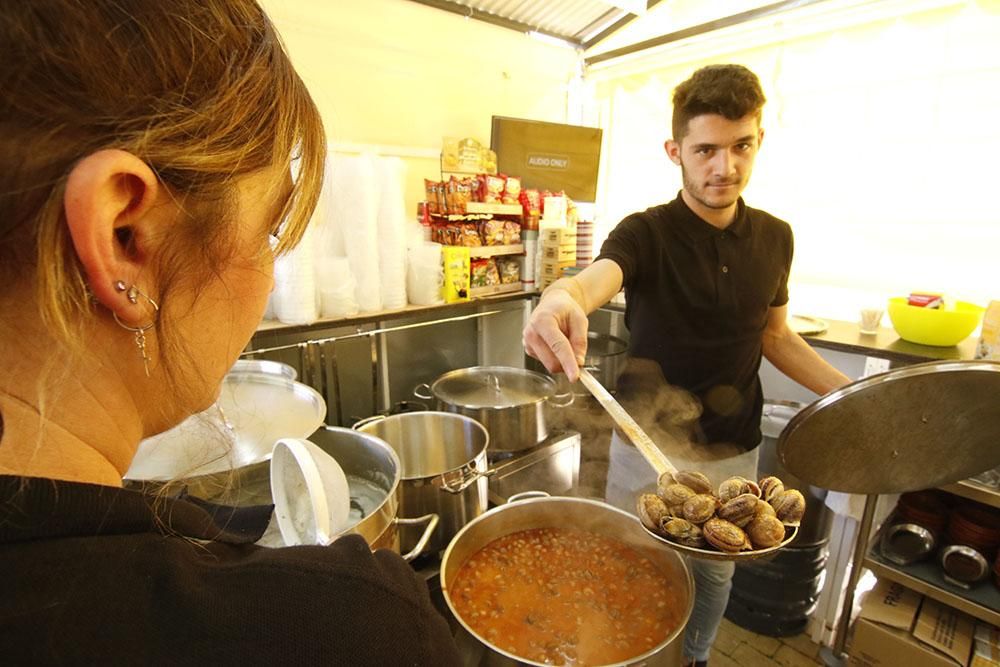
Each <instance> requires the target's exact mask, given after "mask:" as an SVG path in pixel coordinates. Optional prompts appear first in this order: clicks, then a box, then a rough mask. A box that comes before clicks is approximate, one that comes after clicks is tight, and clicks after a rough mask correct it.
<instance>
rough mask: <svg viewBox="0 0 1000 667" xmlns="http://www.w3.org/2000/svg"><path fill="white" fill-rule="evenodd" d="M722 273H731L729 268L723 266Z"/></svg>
mask: <svg viewBox="0 0 1000 667" xmlns="http://www.w3.org/2000/svg"><path fill="white" fill-rule="evenodd" d="M722 272H723V273H729V267H728V266H726V265H723V266H722Z"/></svg>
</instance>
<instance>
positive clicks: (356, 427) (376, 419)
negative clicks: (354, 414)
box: [351, 415, 385, 431]
mask: <svg viewBox="0 0 1000 667" xmlns="http://www.w3.org/2000/svg"><path fill="white" fill-rule="evenodd" d="M383 419H385V415H372V416H371V417H365V418H364V419H359V420H358V421H356V422H354V426H352V427H351V429H352V430H354V431H360V430H361V427H362V426H367V425H368V424H374V423H375V422H380V421H382V420H383Z"/></svg>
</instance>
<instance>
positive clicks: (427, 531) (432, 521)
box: [392, 513, 441, 563]
mask: <svg viewBox="0 0 1000 667" xmlns="http://www.w3.org/2000/svg"><path fill="white" fill-rule="evenodd" d="M440 520H441V518H440V517H439V516H438V515H437V514H433V513H432V514H425V515H423V516H418V517H416V518H413V519H403V518H400V517H398V516H397V517H396V518H394V519H393V520H392V521H393V523H395V524H396V525H397V526H415V525H417V524H420V523H425V522H426V523H427V527H426V528H424V534H423V535H421V536H420V539H419V540H418V541H417V543H416V545H414V547H413V548H412V549H410V550H409V551H407V552H406V553H405V554H400V555H401V556H402V557H403V560H405V561H406V562H407V563H409V562H410V561H411V560H413V559H414V558H416V557H417V556H419V555H420V554H422V553H423V551H424V548H425V547H426V546H427V543H428V542H429V541H430V539H431V536H433V535H434V529H435V528H437V525H438V522H439V521H440Z"/></svg>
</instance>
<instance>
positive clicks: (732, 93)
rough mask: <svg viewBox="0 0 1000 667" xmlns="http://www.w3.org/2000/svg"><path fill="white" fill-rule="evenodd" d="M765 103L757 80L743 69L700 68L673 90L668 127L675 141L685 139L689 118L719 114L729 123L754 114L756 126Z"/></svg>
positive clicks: (734, 66)
mask: <svg viewBox="0 0 1000 667" xmlns="http://www.w3.org/2000/svg"><path fill="white" fill-rule="evenodd" d="M766 101H767V99H766V98H765V97H764V91H763V90H762V89H761V87H760V79H758V78H757V75H756V74H754V73H753V72H751V71H750V70H749V69H747V68H746V67H744V66H743V65H708V66H706V67H702V68H701V69H699V70H697V71H695V73H694V74H692V75H691V78H689V79H688V80H687V81H684V82H683V83H681V84H680V85H678V86H677V87H676V88H674V114H673V120H672V123H671V127H672V130H673V133H674V141H680V140H681V139H683V138H684V136H685V135H686V134H687V130H688V122H689V121H690V120H691V119H692V118H694V117H695V116H701V115H703V114H708V113H714V114H719V115H720V116H725V117H726V118H728V119H729V120H738V119H740V118H743V117H744V116H746V115H748V114H755V115H756V116H757V124H758V125H759V124H760V116H761V113H760V112H761V109H762V108H763V107H764V102H766Z"/></svg>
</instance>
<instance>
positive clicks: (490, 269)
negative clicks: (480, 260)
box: [486, 257, 500, 286]
mask: <svg viewBox="0 0 1000 667" xmlns="http://www.w3.org/2000/svg"><path fill="white" fill-rule="evenodd" d="M486 284H487V285H488V286H493V285H499V284H500V269H499V268H497V260H496V258H495V257H490V258H489V259H488V260H486Z"/></svg>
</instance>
